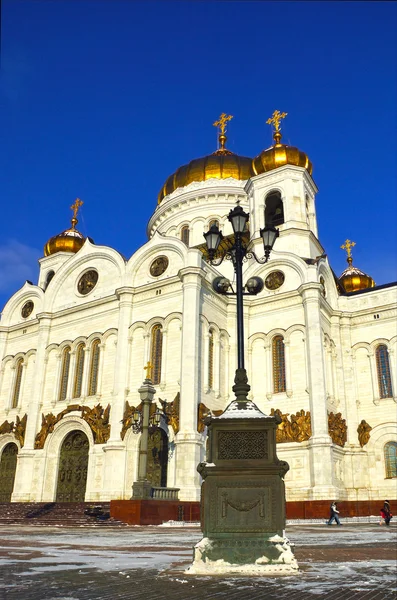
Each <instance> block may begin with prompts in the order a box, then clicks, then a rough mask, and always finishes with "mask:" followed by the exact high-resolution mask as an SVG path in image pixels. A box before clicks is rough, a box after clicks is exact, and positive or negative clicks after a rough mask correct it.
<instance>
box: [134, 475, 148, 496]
mask: <svg viewBox="0 0 397 600" xmlns="http://www.w3.org/2000/svg"><path fill="white" fill-rule="evenodd" d="M151 492H152V484H151V482H150V481H148V480H147V479H145V480H143V481H134V483H133V484H132V498H133V499H134V500H135V499H141V500H147V499H148V498H151Z"/></svg>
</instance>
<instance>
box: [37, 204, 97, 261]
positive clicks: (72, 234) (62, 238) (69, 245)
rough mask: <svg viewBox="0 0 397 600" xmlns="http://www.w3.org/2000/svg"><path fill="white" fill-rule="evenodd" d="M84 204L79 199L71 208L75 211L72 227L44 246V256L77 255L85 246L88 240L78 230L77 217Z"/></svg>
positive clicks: (55, 236)
mask: <svg viewBox="0 0 397 600" xmlns="http://www.w3.org/2000/svg"><path fill="white" fill-rule="evenodd" d="M82 204H83V202H82V201H81V200H79V199H78V198H77V199H76V202H75V203H74V204H73V205H72V206H71V207H70V208H71V209H72V210H73V218H72V227H70V228H69V229H65V231H62V232H61V233H58V234H57V235H54V236H53V237H52V238H50V239H49V240H48V242H47V243H46V245H45V246H44V256H51V254H55V253H56V252H73V253H76V252H78V251H79V250H80V248H81V247H82V246H83V244H84V242H85V240H86V239H87V238H85V237H84V235H83V234H82V233H80V231H78V230H77V229H76V225H77V223H78V220H77V218H76V215H77V212H78V209H79V207H80V206H81V205H82ZM88 239H89V240H90V241H91V242H92V241H93V240H92V239H91V238H88Z"/></svg>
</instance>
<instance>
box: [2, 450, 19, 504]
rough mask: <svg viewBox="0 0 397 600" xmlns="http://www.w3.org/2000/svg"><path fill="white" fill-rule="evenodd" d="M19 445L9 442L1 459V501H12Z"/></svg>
mask: <svg viewBox="0 0 397 600" xmlns="http://www.w3.org/2000/svg"><path fill="white" fill-rule="evenodd" d="M17 455H18V446H17V445H16V444H13V443H12V442H11V443H10V444H7V446H5V448H4V450H3V453H2V455H1V461H0V502H11V495H12V490H13V489H14V480H15V471H16V470H17Z"/></svg>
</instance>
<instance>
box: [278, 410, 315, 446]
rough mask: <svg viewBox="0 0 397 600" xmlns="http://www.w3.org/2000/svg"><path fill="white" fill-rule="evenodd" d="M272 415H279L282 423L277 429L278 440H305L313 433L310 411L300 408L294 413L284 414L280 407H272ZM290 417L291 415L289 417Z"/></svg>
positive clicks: (279, 441) (280, 441)
mask: <svg viewBox="0 0 397 600" xmlns="http://www.w3.org/2000/svg"><path fill="white" fill-rule="evenodd" d="M270 414H271V416H272V417H274V416H275V415H278V416H279V417H280V419H281V423H280V424H279V425H278V428H277V431H276V442H277V443H279V444H283V443H286V442H298V443H301V442H305V441H307V440H308V439H309V438H310V437H311V435H312V422H311V416H310V411H305V410H303V409H302V410H298V412H297V413H295V414H294V415H290V414H289V413H285V414H283V413H282V412H281V410H280V409H279V408H276V409H274V408H272V409H271V411H270ZM288 417H290V418H289V419H288Z"/></svg>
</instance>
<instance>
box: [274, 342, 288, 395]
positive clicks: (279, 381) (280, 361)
mask: <svg viewBox="0 0 397 600" xmlns="http://www.w3.org/2000/svg"><path fill="white" fill-rule="evenodd" d="M272 346H273V347H272V360H273V392H274V393H275V394H278V393H279V392H285V389H286V384H285V348H284V338H283V336H282V335H276V337H275V338H273V344H272Z"/></svg>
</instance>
